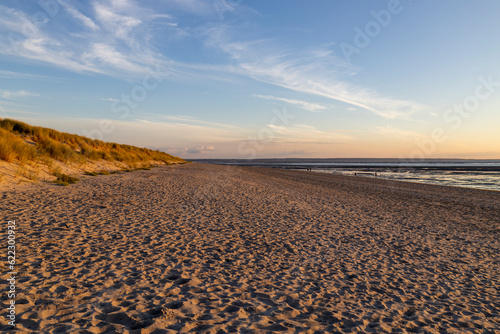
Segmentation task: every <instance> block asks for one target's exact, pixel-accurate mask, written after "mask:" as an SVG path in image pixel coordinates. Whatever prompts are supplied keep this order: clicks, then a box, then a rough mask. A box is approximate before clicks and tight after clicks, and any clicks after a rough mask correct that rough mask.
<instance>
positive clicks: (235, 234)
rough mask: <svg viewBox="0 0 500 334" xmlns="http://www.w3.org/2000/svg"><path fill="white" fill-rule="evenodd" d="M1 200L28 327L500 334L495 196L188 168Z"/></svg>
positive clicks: (46, 187)
mask: <svg viewBox="0 0 500 334" xmlns="http://www.w3.org/2000/svg"><path fill="white" fill-rule="evenodd" d="M0 196H1V197H2V207H1V215H2V221H4V222H6V221H7V220H14V219H15V220H16V222H17V225H18V230H17V233H18V234H17V238H18V251H17V252H18V253H17V257H18V261H19V263H18V265H17V266H18V268H17V269H18V272H19V276H18V289H19V294H18V298H17V312H18V319H17V326H16V328H17V329H18V330H20V331H25V332H29V331H38V332H44V333H55V332H72V333H78V332H80V333H112V332H123V333H177V332H183V333H186V332H192V333H195V332H207V333H230V332H241V333H253V332H255V333H266V332H276V331H279V332H285V333H286V332H288V333H302V332H304V333H315V332H317V333H323V332H333V333H335V332H346V333H350V332H375V333H380V332H389V333H406V332H417V333H443V332H445V333H446V332H449V333H456V332H477V333H500V315H499V312H500V293H499V291H500V278H499V277H500V267H499V259H500V254H499V246H500V241H499V240H500V238H499V236H500V193H498V192H493V191H480V190H472V189H459V188H447V187H439V186H431V185H419V184H412V183H401V182H395V181H386V180H376V179H368V178H355V177H345V176H338V175H326V174H319V173H305V172H298V171H287V170H274V169H264V168H243V167H228V166H214V165H203V164H188V165H176V166H164V167H160V168H155V169H152V170H145V171H136V172H134V173H122V174H115V175H101V176H97V177H90V176H86V177H83V179H82V181H80V182H79V183H77V184H75V185H71V186H69V187H57V186H55V185H50V184H39V185H33V186H32V187H28V188H26V187H25V188H22V189H18V190H9V191H5V192H3V193H2V194H1V195H0ZM5 272H6V268H2V273H5ZM5 282H6V281H5V280H4V279H2V281H1V282H0V289H2V291H5V290H6V288H7V285H6V283H5ZM2 298H4V299H5V298H6V295H5V294H3V295H2ZM5 313H6V310H5V309H2V310H1V311H0V319H1V321H2V325H1V326H2V327H0V330H5V329H8V328H9V327H8V326H6V325H5V324H6V320H5V319H6V318H5Z"/></svg>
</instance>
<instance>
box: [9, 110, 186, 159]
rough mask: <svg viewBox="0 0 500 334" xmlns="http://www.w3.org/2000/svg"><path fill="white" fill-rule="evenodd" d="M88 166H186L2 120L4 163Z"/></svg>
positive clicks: (163, 156)
mask: <svg viewBox="0 0 500 334" xmlns="http://www.w3.org/2000/svg"><path fill="white" fill-rule="evenodd" d="M50 159H54V160H57V161H61V162H63V163H68V162H72V163H79V164H82V163H85V162H87V161H88V160H90V161H98V160H105V161H109V162H113V161H117V162H122V163H125V164H127V165H132V166H133V165H137V164H147V163H150V162H153V161H154V162H160V163H164V164H173V163H183V162H184V160H183V159H181V158H178V157H174V156H172V155H170V154H168V153H165V152H160V151H156V150H151V149H147V148H140V147H135V146H131V145H123V144H117V143H107V142H103V141H101V140H95V139H90V138H87V137H83V136H79V135H75V134H70V133H64V132H59V131H56V130H53V129H49V128H43V127H39V126H32V125H29V124H26V123H23V122H20V121H16V120H12V119H0V160H5V161H7V162H14V161H20V162H23V161H42V162H44V161H45V163H46V162H47V161H48V160H50Z"/></svg>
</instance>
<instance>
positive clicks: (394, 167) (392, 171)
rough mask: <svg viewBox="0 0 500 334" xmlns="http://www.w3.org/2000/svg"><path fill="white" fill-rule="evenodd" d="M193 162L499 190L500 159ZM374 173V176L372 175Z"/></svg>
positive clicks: (205, 160) (217, 160) (229, 160)
mask: <svg viewBox="0 0 500 334" xmlns="http://www.w3.org/2000/svg"><path fill="white" fill-rule="evenodd" d="M193 161H195V162H202V163H212V164H221V165H238V166H255V167H271V168H284V169H294V170H303V171H307V169H309V168H310V169H311V170H312V171H314V172H320V173H336V174H343V175H353V176H354V175H356V176H358V177H378V178H384V179H391V180H400V181H410V182H420V183H430V184H439V185H444V186H453V187H466V188H477V189H486V190H495V191H500V160H462V159H460V160H453V159H429V160H419V161H418V162H407V161H403V160H400V159H254V160H243V159H203V160H201V159H200V160H193ZM375 174H376V176H375Z"/></svg>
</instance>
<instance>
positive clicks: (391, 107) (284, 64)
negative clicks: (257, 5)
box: [206, 26, 424, 118]
mask: <svg viewBox="0 0 500 334" xmlns="http://www.w3.org/2000/svg"><path fill="white" fill-rule="evenodd" d="M231 28H232V27H229V26H217V27H212V28H211V29H209V30H207V32H206V34H207V38H208V40H209V42H208V45H210V46H212V47H216V48H219V49H220V50H222V51H223V52H225V53H226V54H227V55H228V56H229V57H230V59H232V61H233V62H234V63H235V65H233V66H234V67H233V71H234V72H236V73H239V74H240V75H245V76H248V77H251V78H253V79H255V80H258V81H261V82H265V83H268V84H272V85H276V86H279V87H283V88H287V89H290V90H292V91H296V92H300V93H307V94H310V95H312V96H321V97H326V98H328V99H331V100H336V101H340V102H344V103H347V104H349V105H351V106H357V107H360V108H363V109H365V110H369V111H371V112H373V113H375V114H377V115H379V116H381V117H384V118H408V117H409V116H410V115H411V114H413V113H415V112H418V111H420V110H422V109H424V106H423V105H421V104H419V103H417V102H415V101H408V100H400V99H394V98H390V97H385V96H383V95H382V94H380V93H378V92H376V91H375V90H373V89H370V88H366V87H362V86H359V85H354V84H352V83H349V81H348V79H349V78H350V77H351V76H352V75H355V74H356V71H357V69H356V68H355V67H352V66H351V65H349V64H346V62H345V61H344V60H342V59H340V58H339V57H338V56H336V55H335V54H333V53H332V52H328V50H324V49H321V48H320V49H318V48H315V49H311V50H304V51H301V52H297V51H296V50H287V48H286V47H284V46H283V45H279V43H276V41H269V40H256V41H245V42H242V41H235V40H233V37H232V33H231ZM233 30H234V29H233Z"/></svg>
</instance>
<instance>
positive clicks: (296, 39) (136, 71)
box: [0, 0, 500, 159]
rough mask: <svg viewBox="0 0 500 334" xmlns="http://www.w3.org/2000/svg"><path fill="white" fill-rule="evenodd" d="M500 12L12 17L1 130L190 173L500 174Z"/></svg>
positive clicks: (56, 1) (235, 0) (0, 90)
mask: <svg viewBox="0 0 500 334" xmlns="http://www.w3.org/2000/svg"><path fill="white" fill-rule="evenodd" d="M499 12H500V3H499V2H498V1H481V2H472V1H460V0H457V1H439V2H433V1H409V0H401V1H397V0H390V1H326V0H325V1H309V2H307V3H306V2H304V1H278V0H277V1H258V0H257V1H248V0H247V1H241V0H231V1H229V0H208V1H203V0H156V1H132V0H121V1H118V0H111V1H110V0H107V1H106V0H103V1H76V0H41V1H11V0H6V1H3V2H2V3H1V4H0V107H1V109H0V117H9V118H15V119H20V120H23V121H26V122H28V123H31V124H35V125H42V126H47V127H51V128H55V129H58V130H61V131H66V132H72V133H78V134H81V135H87V136H90V137H93V138H98V139H103V140H106V141H115V142H120V143H127V144H132V145H139V146H146V147H150V148H155V149H160V150H164V151H167V152H169V153H172V154H175V155H179V156H182V157H185V158H255V157H303V158H306V157H399V158H404V159H413V158H419V157H426V158H427V157H429V158H430V157H456V158H459V157H462V158H500V152H499V151H500V150H499V148H498V145H497V144H496V143H498V142H499V140H500V135H499V131H498V130H497V127H498V125H499V124H500V116H499V106H500V64H499V62H498V59H500V44H499V43H498V42H497V41H498V37H497V35H498V32H499V31H500V23H499V21H498V13H499Z"/></svg>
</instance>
